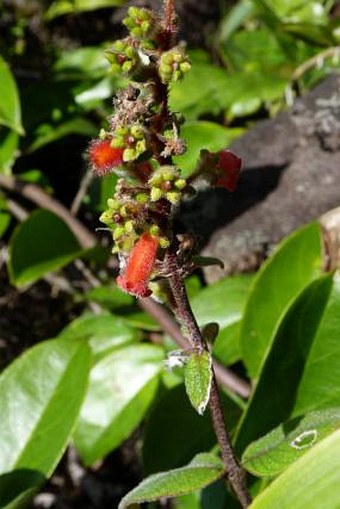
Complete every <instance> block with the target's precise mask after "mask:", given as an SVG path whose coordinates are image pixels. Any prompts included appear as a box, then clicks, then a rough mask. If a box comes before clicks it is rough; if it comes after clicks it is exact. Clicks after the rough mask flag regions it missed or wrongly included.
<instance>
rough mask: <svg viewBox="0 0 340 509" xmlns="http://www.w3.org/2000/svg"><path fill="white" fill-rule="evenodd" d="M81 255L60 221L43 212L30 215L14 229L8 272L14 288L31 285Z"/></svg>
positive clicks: (76, 244) (75, 242) (71, 234)
mask: <svg viewBox="0 0 340 509" xmlns="http://www.w3.org/2000/svg"><path fill="white" fill-rule="evenodd" d="M81 254H82V250H81V247H80V245H79V243H78V241H77V239H76V238H75V236H74V235H73V233H72V232H71V231H70V229H69V228H68V226H67V225H66V224H65V223H64V221H63V220H62V219H60V218H59V217H57V216H56V215H54V214H52V212H49V211H47V210H44V209H41V210H37V211H35V212H33V213H32V214H31V215H30V217H29V218H28V219H27V220H26V221H24V222H23V223H22V224H20V225H19V226H17V228H16V230H15V232H14V234H13V236H12V238H11V242H10V257H9V272H10V276H11V281H12V282H13V283H14V284H16V285H17V286H22V285H24V284H26V283H33V282H34V281H37V280H38V279H39V278H41V277H43V276H44V275H45V274H46V273H48V272H52V271H54V270H58V269H61V268H62V267H64V266H65V265H67V264H68V263H70V262H71V261H72V260H75V259H76V258H78V257H79V256H80V255H81Z"/></svg>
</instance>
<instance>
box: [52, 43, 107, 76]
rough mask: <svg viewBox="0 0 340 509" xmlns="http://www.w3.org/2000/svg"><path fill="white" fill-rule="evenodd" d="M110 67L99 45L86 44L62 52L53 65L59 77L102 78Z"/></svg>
mask: <svg viewBox="0 0 340 509" xmlns="http://www.w3.org/2000/svg"><path fill="white" fill-rule="evenodd" d="M109 68H110V64H109V61H108V60H107V58H105V55H104V49H103V48H102V47H100V46H87V47H82V48H78V49H74V50H73V51H65V52H63V53H62V54H61V55H60V57H59V58H58V60H57V61H56V63H55V64H54V66H53V70H54V71H55V72H56V73H57V77H58V78H59V79H61V78H63V79H65V78H67V79H79V78H81V79H83V80H84V79H85V78H91V79H93V78H102V77H104V76H105V75H107V72H108V69H109Z"/></svg>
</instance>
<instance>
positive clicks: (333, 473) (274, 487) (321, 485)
mask: <svg viewBox="0 0 340 509" xmlns="http://www.w3.org/2000/svg"><path fill="white" fill-rule="evenodd" d="M339 484H340V430H337V431H335V432H334V433H332V435H330V436H329V437H327V438H325V439H324V440H322V441H321V442H320V443H319V444H317V445H316V446H315V447H313V448H312V449H311V450H310V451H309V452H307V453H306V454H305V455H304V456H303V457H302V458H300V459H299V460H298V461H296V462H295V463H293V464H292V465H291V466H290V467H289V468H287V470H286V471H285V472H284V473H283V474H282V475H280V476H279V477H278V478H277V479H275V481H274V482H273V483H272V484H270V486H269V487H268V488H267V489H266V490H265V491H263V493H261V494H260V495H259V496H258V497H257V498H256V499H255V500H254V502H253V503H252V504H251V506H250V509H292V508H294V509H307V508H308V509H321V508H325V509H326V508H327V509H339V507H340V490H339Z"/></svg>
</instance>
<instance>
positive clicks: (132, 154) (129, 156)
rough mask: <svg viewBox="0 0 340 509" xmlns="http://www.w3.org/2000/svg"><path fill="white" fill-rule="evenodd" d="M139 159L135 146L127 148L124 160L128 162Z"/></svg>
mask: <svg viewBox="0 0 340 509" xmlns="http://www.w3.org/2000/svg"><path fill="white" fill-rule="evenodd" d="M135 159H137V156H136V151H135V150H134V149H133V148H126V149H125V150H124V152H123V161H124V162H125V163H128V162H130V161H134V160H135Z"/></svg>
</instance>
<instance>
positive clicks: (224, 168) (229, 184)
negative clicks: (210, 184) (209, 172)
mask: <svg viewBox="0 0 340 509" xmlns="http://www.w3.org/2000/svg"><path fill="white" fill-rule="evenodd" d="M241 166H242V159H240V158H239V157H238V156H237V155H236V154H234V152H232V151H231V150H221V152H219V154H218V164H217V170H218V178H217V180H216V182H215V186H218V187H224V188H225V189H228V191H235V189H236V185H237V181H238V177H239V175H240V171H241Z"/></svg>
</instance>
